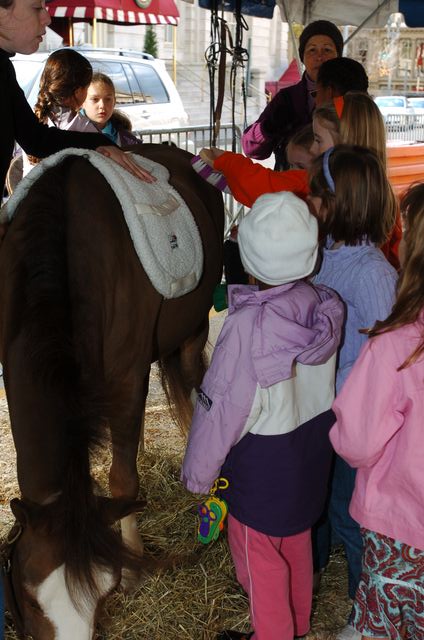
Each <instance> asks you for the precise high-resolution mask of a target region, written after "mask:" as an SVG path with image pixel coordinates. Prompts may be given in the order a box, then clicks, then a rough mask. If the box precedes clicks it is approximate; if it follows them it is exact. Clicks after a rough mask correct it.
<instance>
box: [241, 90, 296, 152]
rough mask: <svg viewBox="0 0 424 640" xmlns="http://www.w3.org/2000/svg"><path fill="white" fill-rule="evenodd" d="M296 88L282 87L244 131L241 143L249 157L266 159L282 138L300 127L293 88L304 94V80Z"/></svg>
mask: <svg viewBox="0 0 424 640" xmlns="http://www.w3.org/2000/svg"><path fill="white" fill-rule="evenodd" d="M295 86H296V89H294V87H293V88H290V89H291V91H288V90H287V89H281V90H280V91H279V92H278V93H277V94H276V95H275V96H274V97H273V99H272V100H271V102H270V103H269V104H268V105H267V106H266V107H265V109H264V110H263V111H262V113H261V115H260V116H259V118H258V119H257V120H256V122H254V123H253V124H251V125H250V126H249V127H247V129H246V130H245V131H244V133H243V135H242V137H241V145H242V149H243V151H244V153H245V154H246V155H247V156H248V157H249V158H255V159H256V160H264V159H265V158H268V157H269V156H270V155H271V153H273V151H275V149H276V147H278V145H279V144H280V142H281V140H283V139H285V138H287V137H288V136H290V134H291V131H292V130H293V131H294V130H295V129H296V128H298V126H299V124H298V120H299V114H297V113H295V111H294V107H293V103H292V100H291V92H292V91H293V90H295V91H297V92H299V91H301V92H302V94H303V92H304V91H305V89H304V87H303V82H302V81H301V83H299V84H298V85H295Z"/></svg>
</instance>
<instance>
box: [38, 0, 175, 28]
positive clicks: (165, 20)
mask: <svg viewBox="0 0 424 640" xmlns="http://www.w3.org/2000/svg"><path fill="white" fill-rule="evenodd" d="M47 8H48V11H49V13H50V15H51V16H52V18H69V19H72V20H73V21H74V22H78V21H84V20H90V21H91V20H93V19H94V20H98V21H99V22H111V23H115V24H127V25H131V24H171V25H174V26H176V25H177V24H178V18H179V15H180V14H179V11H178V9H177V7H176V5H175V2H174V0H66V1H64V0H53V1H52V2H49V3H48V4H47Z"/></svg>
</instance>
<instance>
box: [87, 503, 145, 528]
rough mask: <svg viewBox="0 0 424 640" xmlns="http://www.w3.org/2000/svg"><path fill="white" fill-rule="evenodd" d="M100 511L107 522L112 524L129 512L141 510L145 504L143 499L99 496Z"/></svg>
mask: <svg viewBox="0 0 424 640" xmlns="http://www.w3.org/2000/svg"><path fill="white" fill-rule="evenodd" d="M98 499H99V503H100V511H101V514H102V516H103V519H104V521H105V522H106V523H107V524H113V523H114V522H116V521H117V520H121V518H125V516H129V515H130V513H138V512H139V511H143V509H144V508H145V506H146V504H147V503H146V501H145V500H131V499H130V498H104V497H100V498H98Z"/></svg>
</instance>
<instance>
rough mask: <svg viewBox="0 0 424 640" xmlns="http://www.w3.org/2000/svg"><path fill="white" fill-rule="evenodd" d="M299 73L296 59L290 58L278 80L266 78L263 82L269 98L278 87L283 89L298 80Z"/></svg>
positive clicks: (276, 91) (278, 89)
mask: <svg viewBox="0 0 424 640" xmlns="http://www.w3.org/2000/svg"><path fill="white" fill-rule="evenodd" d="M300 78H301V73H300V72H299V67H298V65H297V62H296V60H294V59H293V60H292V61H291V62H290V64H289V66H288V67H287V69H286V70H285V71H284V72H283V74H282V75H281V77H280V78H279V79H278V80H276V81H275V80H268V81H267V82H265V93H266V94H267V96H268V97H269V99H271V98H273V97H274V96H275V94H276V93H278V91H280V89H285V88H286V87H290V86H291V85H293V84H296V83H297V82H299V80H300Z"/></svg>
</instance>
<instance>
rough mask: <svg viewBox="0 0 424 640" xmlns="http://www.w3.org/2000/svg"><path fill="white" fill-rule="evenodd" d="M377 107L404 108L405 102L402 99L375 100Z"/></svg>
mask: <svg viewBox="0 0 424 640" xmlns="http://www.w3.org/2000/svg"><path fill="white" fill-rule="evenodd" d="M375 101H376V103H377V104H378V106H379V107H404V106H405V101H404V100H402V98H376V100H375Z"/></svg>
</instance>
